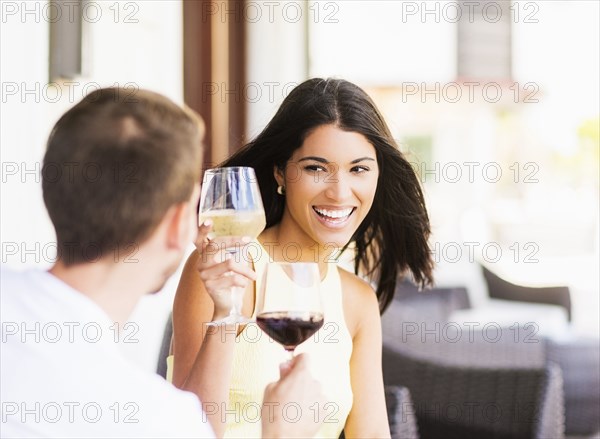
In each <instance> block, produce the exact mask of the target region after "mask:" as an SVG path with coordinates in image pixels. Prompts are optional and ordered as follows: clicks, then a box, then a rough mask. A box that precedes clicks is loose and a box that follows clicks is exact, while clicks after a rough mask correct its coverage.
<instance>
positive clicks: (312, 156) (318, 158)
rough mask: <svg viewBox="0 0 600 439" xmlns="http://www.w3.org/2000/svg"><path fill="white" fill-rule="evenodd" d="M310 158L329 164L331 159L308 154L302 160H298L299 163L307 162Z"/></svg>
mask: <svg viewBox="0 0 600 439" xmlns="http://www.w3.org/2000/svg"><path fill="white" fill-rule="evenodd" d="M308 160H313V161H315V162H319V163H324V164H328V163H329V160H327V159H325V158H323V157H316V156H314V155H311V156H308V157H302V158H301V159H300V160H298V163H300V162H305V161H308Z"/></svg>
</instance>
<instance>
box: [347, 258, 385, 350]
mask: <svg viewBox="0 0 600 439" xmlns="http://www.w3.org/2000/svg"><path fill="white" fill-rule="evenodd" d="M338 270H339V273H340V280H341V283H342V298H343V306H344V316H345V318H346V324H347V326H348V330H349V331H350V334H352V337H353V338H354V335H356V333H357V332H358V329H359V326H360V323H361V321H362V320H363V319H364V317H365V315H368V314H373V313H375V314H377V315H378V314H379V304H378V302H377V295H376V294H375V290H374V289H373V287H372V286H371V284H369V283H368V282H367V281H365V280H363V279H361V278H360V277H358V276H357V275H356V274H354V273H351V272H349V271H347V270H345V269H343V268H341V267H338Z"/></svg>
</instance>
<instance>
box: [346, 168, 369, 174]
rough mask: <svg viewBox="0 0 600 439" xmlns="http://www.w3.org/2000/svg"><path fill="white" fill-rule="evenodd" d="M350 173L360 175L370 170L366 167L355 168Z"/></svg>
mask: <svg viewBox="0 0 600 439" xmlns="http://www.w3.org/2000/svg"><path fill="white" fill-rule="evenodd" d="M350 171H351V172H356V173H361V172H367V171H370V169H369V168H368V167H367V166H355V167H353V168H352V169H351V170H350Z"/></svg>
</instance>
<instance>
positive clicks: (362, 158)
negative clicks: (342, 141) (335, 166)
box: [350, 157, 375, 165]
mask: <svg viewBox="0 0 600 439" xmlns="http://www.w3.org/2000/svg"><path fill="white" fill-rule="evenodd" d="M363 160H370V161H372V162H374V161H375V159H374V158H372V157H361V158H359V159H354V160H352V161H351V162H350V164H351V165H353V164H355V163H358V162H362V161H363Z"/></svg>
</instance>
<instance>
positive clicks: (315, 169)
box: [304, 165, 326, 172]
mask: <svg viewBox="0 0 600 439" xmlns="http://www.w3.org/2000/svg"><path fill="white" fill-rule="evenodd" d="M304 169H305V170H306V171H311V172H324V171H326V169H325V168H324V167H323V166H320V165H308V166H305V167H304Z"/></svg>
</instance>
